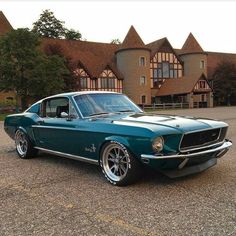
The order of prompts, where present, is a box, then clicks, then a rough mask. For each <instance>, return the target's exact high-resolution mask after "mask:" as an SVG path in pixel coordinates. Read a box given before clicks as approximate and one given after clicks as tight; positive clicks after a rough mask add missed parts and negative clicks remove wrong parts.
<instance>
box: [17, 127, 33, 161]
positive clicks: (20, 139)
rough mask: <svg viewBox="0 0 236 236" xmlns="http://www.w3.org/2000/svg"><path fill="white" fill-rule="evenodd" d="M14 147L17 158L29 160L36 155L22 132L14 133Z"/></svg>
mask: <svg viewBox="0 0 236 236" xmlns="http://www.w3.org/2000/svg"><path fill="white" fill-rule="evenodd" d="M15 145H16V152H17V154H18V156H19V157H20V158H22V159H29V158H32V157H33V156H35V155H37V150H36V149H35V148H34V147H33V145H32V143H31V142H30V140H29V138H28V137H27V135H26V134H25V133H24V132H23V131H22V130H19V129H18V130H17V131H16V133H15Z"/></svg>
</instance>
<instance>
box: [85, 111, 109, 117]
mask: <svg viewBox="0 0 236 236" xmlns="http://www.w3.org/2000/svg"><path fill="white" fill-rule="evenodd" d="M107 114H109V113H108V112H98V113H93V114H91V115H89V116H99V115H107Z"/></svg>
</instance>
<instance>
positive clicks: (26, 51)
mask: <svg viewBox="0 0 236 236" xmlns="http://www.w3.org/2000/svg"><path fill="white" fill-rule="evenodd" d="M39 44H40V40H39V38H38V35H36V34H35V33H33V32H30V31H29V30H28V29H17V30H13V31H11V32H10V33H8V34H6V35H5V36H3V37H2V38H1V39H0V90H3V91H10V90H11V91H15V92H16V95H17V98H18V97H19V96H20V97H21V104H22V108H23V109H25V108H26V106H27V98H28V97H29V96H33V97H37V98H39V97H44V96H47V95H49V94H53V93H58V92H60V91H62V89H63V87H64V81H63V74H64V73H67V70H66V68H65V66H64V62H63V59H62V58H61V57H58V56H46V55H44V54H43V53H42V52H41V51H40V50H39Z"/></svg>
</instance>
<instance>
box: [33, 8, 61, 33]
mask: <svg viewBox="0 0 236 236" xmlns="http://www.w3.org/2000/svg"><path fill="white" fill-rule="evenodd" d="M64 23H65V22H63V21H60V20H58V19H57V18H56V17H55V16H54V13H53V12H52V11H50V10H48V9H47V10H44V11H43V13H41V14H40V17H39V19H38V20H37V21H36V22H34V23H33V32H36V33H38V34H39V35H40V36H43V37H48V38H62V37H63V36H64V34H65V27H64Z"/></svg>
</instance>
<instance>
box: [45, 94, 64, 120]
mask: <svg viewBox="0 0 236 236" xmlns="http://www.w3.org/2000/svg"><path fill="white" fill-rule="evenodd" d="M62 112H64V113H66V114H67V115H69V99H68V98H53V99H48V100H46V101H44V106H43V117H48V118H62V116H61V114H62Z"/></svg>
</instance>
